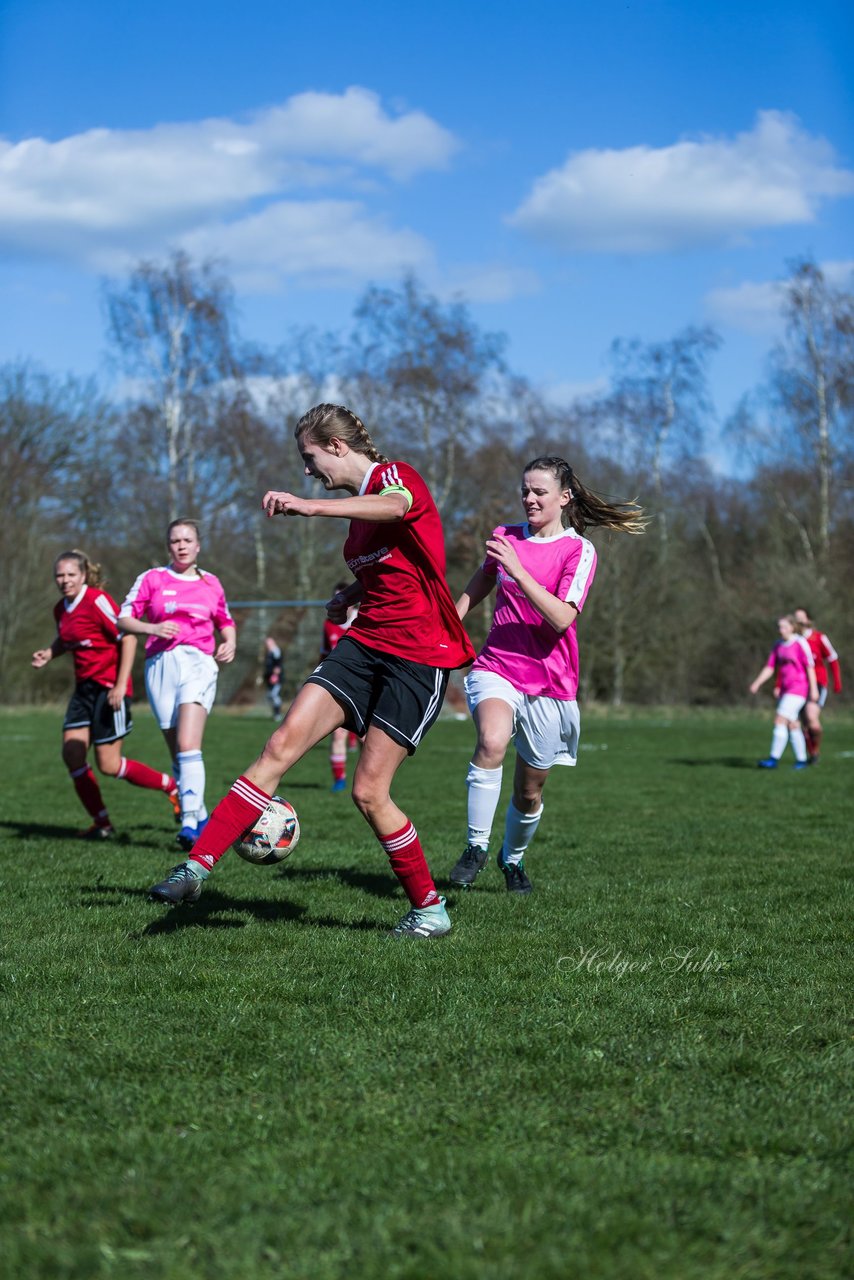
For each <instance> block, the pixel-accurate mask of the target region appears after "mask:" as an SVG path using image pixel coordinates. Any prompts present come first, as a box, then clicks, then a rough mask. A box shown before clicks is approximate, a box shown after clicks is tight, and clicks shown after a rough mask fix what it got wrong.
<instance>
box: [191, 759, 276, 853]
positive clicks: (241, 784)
mask: <svg viewBox="0 0 854 1280" xmlns="http://www.w3.org/2000/svg"><path fill="white" fill-rule="evenodd" d="M271 800H272V796H268V795H267V792H266V791H262V790H261V788H260V787H256V786H255V783H254V782H250V781H249V779H248V778H243V777H240V778H238V779H237V781H236V782H234V783H232V786H231V790H230V791H228V792H226V794H225V795H224V796H223V798H222V799H221V800H220V802H219V804H218V805H217V807H216V808H215V809H214V811H213V813H212V814H211V816H210V817H209V818H208V824H207V826H206V827H205V829H204V831H203V832H202V834H201V835H200V836H199V838H198V840H197V841H196V843H195V844H194V845H193V852H192V853H191V854H190V856H189V858H188V862H197V863H198V864H199V866H200V867H202V868H204V870H205V872H206V873H207V872H208V871H210V870H211V868H212V867H213V866H214V864H215V863H217V862H219V860H220V858H221V857H222V855H223V854H224V853H225V852H226V850H228V849H230V848H231V846H232V845H233V844H234V842H235V840H236V839H237V837H238V836H242V835H243V832H244V831H247V830H248V829H249V827H251V826H253V825H254V824H255V822H256V821H257V820H258V818H259V817H260V816H261V814H262V813H263V812H264V810H265V809H266V808H267V805H268V804H269V803H270V801H271Z"/></svg>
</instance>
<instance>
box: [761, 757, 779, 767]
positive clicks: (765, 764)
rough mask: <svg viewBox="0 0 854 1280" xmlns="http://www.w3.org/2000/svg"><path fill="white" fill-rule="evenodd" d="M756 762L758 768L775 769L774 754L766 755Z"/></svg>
mask: <svg viewBox="0 0 854 1280" xmlns="http://www.w3.org/2000/svg"><path fill="white" fill-rule="evenodd" d="M758 764H759V768H760V769H776V768H777V761H776V758H775V757H774V756H768V758H767V759H765V760H760V761H759V762H758Z"/></svg>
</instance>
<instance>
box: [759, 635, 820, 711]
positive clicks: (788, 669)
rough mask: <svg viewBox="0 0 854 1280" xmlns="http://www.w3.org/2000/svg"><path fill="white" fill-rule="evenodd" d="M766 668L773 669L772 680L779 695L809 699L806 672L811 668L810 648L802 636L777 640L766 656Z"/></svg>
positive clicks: (808, 683) (808, 684)
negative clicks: (791, 695)
mask: <svg viewBox="0 0 854 1280" xmlns="http://www.w3.org/2000/svg"><path fill="white" fill-rule="evenodd" d="M765 665H766V667H773V668H774V678H775V682H776V684H777V685H778V686H779V689H780V694H781V695H782V694H784V693H794V694H796V695H797V697H799V698H806V697H809V691H810V681H809V676H808V675H807V672H808V671H809V669H810V667H811V666H813V660H812V654H811V653H810V647H809V645H808V644H807V642H806V640H805V639H804V638H803V636H792V638H791V640H778V641H777V643H776V644H775V645H774V648H773V649H772V650H771V652H770V653H769V654H768V661H767V662H766V664H765Z"/></svg>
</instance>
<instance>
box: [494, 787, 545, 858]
mask: <svg viewBox="0 0 854 1280" xmlns="http://www.w3.org/2000/svg"><path fill="white" fill-rule="evenodd" d="M542 816H543V805H540V807H539V809H538V810H537V812H536V813H520V812H519V810H518V809H517V808H516V806H515V804H514V803H513V801H512V800H511V801H510V803H509V805H508V806H507V820H506V821H505V823H504V845H503V854H504V861H505V862H507V863H516V862H521V861H522V858H523V857H524V855H525V850H526V849H527V848H528V846H529V844H530V843H531V841H532V840H533V838H534V836H535V835H536V831H537V827H538V826H539V825H540V818H541V817H542Z"/></svg>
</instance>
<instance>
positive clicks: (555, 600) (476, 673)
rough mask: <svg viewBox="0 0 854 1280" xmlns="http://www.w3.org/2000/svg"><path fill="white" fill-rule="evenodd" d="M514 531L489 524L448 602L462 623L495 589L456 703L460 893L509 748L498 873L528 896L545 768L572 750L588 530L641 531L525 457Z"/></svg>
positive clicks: (590, 560)
mask: <svg viewBox="0 0 854 1280" xmlns="http://www.w3.org/2000/svg"><path fill="white" fill-rule="evenodd" d="M522 506H523V507H524V509H525V515H526V522H525V523H524V524H512V525H511V524H508V525H499V526H498V528H497V529H495V530H494V532H493V534H492V537H491V538H490V539H489V540H488V542H487V544H486V558H485V560H484V561H483V564H482V565H481V566H480V568H479V569H478V570H477V572H476V573H475V575H474V577H473V578H472V580H471V582H469V584H468V586H467V587H466V589H465V591H464V592H463V594H462V595H461V596H460V598H459V600H458V601H457V612H458V613H459V616H460V618H465V616H466V615H467V613H468V612H469V610H470V609H472V608H474V607H475V605H477V604H480V602H481V601H482V600H484V599H485V598H486V597H487V596H488V595H489V594H490V592H491V591H493V590H494V589H495V587H496V584H497V587H498V595H497V600H496V605H495V614H494V617H493V621H492V626H491V628H490V630H489V634H488V636H487V638H486V643H485V644H484V646H483V648H482V649H481V651H480V653H479V654H478V656H477V659H476V661H475V663H474V666H473V668H472V670H471V671H470V673H469V675H468V676H467V677H466V682H465V685H466V695H467V697H468V703H469V708H470V709H471V713H472V716H473V717H474V722H475V728H476V729H477V746H476V748H475V752H474V756H473V757H472V761H471V764H470V766H469V771H468V776H467V778H466V783H467V785H468V844H467V846H466V849H465V850H464V852H463V854H462V856H461V857H460V859H459V860H458V862H457V864H456V866H455V867H454V868H453V870H452V871H451V875H450V880H451V883H452V884H454V885H456V886H457V887H459V888H470V887H471V885H472V884H473V883H474V881H475V878H476V877H477V876H478V875H479V873H480V872H481V871H482V870H483V868H484V867H485V866H486V863H487V860H488V856H489V841H490V837H491V833H492V824H493V821H494V818H495V813H496V810H497V808H498V802H499V799H500V796H501V780H502V771H503V763H504V756H505V753H506V751H507V748H508V746H509V745H510V742H511V741H513V742H514V743H515V746H516V771H515V775H514V779H513V796H512V799H511V800H510V803H509V805H508V808H507V817H506V820H505V824H504V840H503V843H502V846H501V849H500V851H499V854H498V866H499V867H500V869H501V871H502V872H503V874H504V880H505V883H506V887H507V889H508V891H509V892H510V893H530V892H531V889H532V888H533V886H532V884H531V881H530V879H529V877H528V874H527V872H526V870H525V865H524V855H525V853H526V851H527V849H528V848H529V846H530V844H531V841H532V840H533V838H534V834H535V832H536V830H537V827H538V825H539V822H540V818H541V817H542V813H543V800H542V798H543V788H544V787H545V784H546V779H547V778H548V776H549V772H550V770H551V768H552V766H553V765H557V764H560V765H574V764H575V763H576V757H577V752H578V735H579V727H580V722H579V715H578V703H577V701H576V695H577V692H578V640H577V637H576V633H575V623H576V619H577V617H578V615H579V614H580V613H581V611H582V609H583V608H584V602H585V600H586V599H587V593H588V591H589V589H590V585H591V583H592V581H593V575H594V573H595V571H596V552H595V550H594V549H593V544H592V543H591V542H589V541H588V540H587V539H586V538H584V537H583V536H582V535H583V533H584V530H585V529H586V528H587V527H588V525H602V526H604V527H605V528H607V529H617V530H622V531H623V532H624V533H642V532H643V529H644V524H645V522H644V520H643V516H642V512H641V511H640V508H639V507H637V505H636V504H635V503H618V504H612V503H608V502H605V501H604V500H603V499H602V498H600V497H599V496H598V495H597V494H595V493H593V492H592V491H591V490H589V489H586V488H585V487H584V485H582V483H581V481H580V480H579V479H578V477H577V476H576V475H575V474H574V472H573V470H572V468H571V467H570V465H569V463H568V462H566V461H565V460H564V459H563V458H556V457H541V458H534V460H533V461H532V462H529V463H528V465H527V467H526V468H525V472H524V475H523V477H522Z"/></svg>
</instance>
